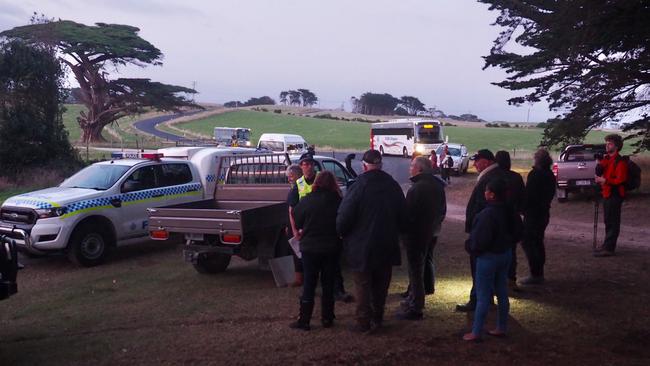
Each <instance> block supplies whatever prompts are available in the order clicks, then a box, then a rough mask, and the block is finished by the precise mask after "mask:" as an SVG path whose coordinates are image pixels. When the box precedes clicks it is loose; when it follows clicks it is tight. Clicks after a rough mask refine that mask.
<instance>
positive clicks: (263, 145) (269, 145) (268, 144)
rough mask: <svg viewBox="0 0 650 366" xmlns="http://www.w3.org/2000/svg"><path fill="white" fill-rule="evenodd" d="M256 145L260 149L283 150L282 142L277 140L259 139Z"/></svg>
mask: <svg viewBox="0 0 650 366" xmlns="http://www.w3.org/2000/svg"><path fill="white" fill-rule="evenodd" d="M258 147H259V148H260V149H268V150H271V151H284V143H282V142H279V141H260V145H259V146H258Z"/></svg>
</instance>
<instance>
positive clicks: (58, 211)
mask: <svg viewBox="0 0 650 366" xmlns="http://www.w3.org/2000/svg"><path fill="white" fill-rule="evenodd" d="M34 211H36V214H37V215H38V218H39V219H47V218H50V217H59V216H61V215H64V214H65V212H66V208H65V206H63V207H50V208H37V209H36V210H34Z"/></svg>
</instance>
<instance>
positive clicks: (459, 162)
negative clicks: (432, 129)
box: [436, 143, 469, 175]
mask: <svg viewBox="0 0 650 366" xmlns="http://www.w3.org/2000/svg"><path fill="white" fill-rule="evenodd" d="M446 146H447V147H448V150H447V151H448V152H449V155H450V156H451V158H452V160H453V161H454V166H453V167H452V168H451V170H452V171H453V172H454V173H455V174H456V175H461V174H465V173H467V169H468V168H469V154H468V153H467V147H466V146H465V145H463V144H454V143H447V144H446ZM444 148H445V145H440V146H439V147H438V148H437V149H436V155H437V156H438V166H440V165H441V163H442V161H440V157H441V155H442V151H443V149H444Z"/></svg>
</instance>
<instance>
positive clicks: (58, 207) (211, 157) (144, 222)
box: [0, 147, 255, 266]
mask: <svg viewBox="0 0 650 366" xmlns="http://www.w3.org/2000/svg"><path fill="white" fill-rule="evenodd" d="M254 151H255V150H254V149H247V148H196V147H189V148H170V149H161V150H158V152H157V153H155V154H139V155H138V156H134V155H133V154H130V155H129V154H122V156H121V158H117V156H114V157H115V158H114V159H113V160H110V161H104V162H99V163H96V164H93V165H90V166H88V167H86V168H84V169H82V170H81V171H79V172H77V173H76V174H74V175H73V176H71V177H70V178H68V179H66V180H65V181H63V183H61V184H60V185H59V186H57V187H52V188H47V189H42V190H39V191H35V192H29V193H24V194H20V195H17V196H13V197H10V198H9V199H7V200H6V201H5V202H4V203H3V204H2V207H1V208H0V234H3V235H6V236H7V237H9V238H12V239H14V240H15V242H16V244H17V246H18V248H19V250H21V251H23V252H27V253H29V254H33V255H43V254H48V253H52V252H61V251H64V252H67V254H68V257H69V258H70V259H71V260H72V261H73V262H75V263H77V264H79V265H82V266H95V265H98V264H100V263H102V262H103V261H104V260H105V257H106V254H107V251H108V250H109V249H110V248H111V247H114V246H118V245H124V244H131V243H136V242H141V241H146V240H148V237H149V228H148V215H147V208H149V207H158V206H168V205H174V204H181V203H187V202H193V201H201V200H205V199H209V198H212V197H213V196H214V190H215V185H216V182H217V181H218V180H219V179H220V177H217V176H216V174H215V172H217V171H219V169H218V167H217V166H216V165H217V164H218V163H219V161H220V160H219V157H221V156H224V155H238V154H251V153H254ZM163 156H164V157H163ZM168 156H171V158H168ZM221 179H223V178H221Z"/></svg>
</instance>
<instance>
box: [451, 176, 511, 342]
mask: <svg viewBox="0 0 650 366" xmlns="http://www.w3.org/2000/svg"><path fill="white" fill-rule="evenodd" d="M506 190H507V183H506V181H505V180H503V179H501V178H497V179H492V180H490V181H489V182H488V183H487V185H486V189H485V192H484V196H485V200H486V202H487V206H486V207H485V208H484V209H483V210H482V211H481V212H480V213H479V214H478V215H476V217H475V218H474V222H473V224H472V231H471V233H470V236H469V239H468V246H469V249H470V251H471V252H472V254H473V255H474V256H475V257H476V280H475V287H476V293H477V304H476V310H475V312H474V324H473V325H472V331H471V332H470V333H467V334H465V335H464V336H463V340H466V341H475V340H478V339H480V338H481V334H482V330H483V324H484V323H485V317H486V315H487V313H488V308H489V306H490V302H492V297H493V294H496V295H497V301H498V311H497V327H496V329H494V330H490V331H488V334H490V335H493V336H505V334H506V331H507V324H508V313H509V311H510V302H509V300H508V286H507V277H508V266H509V264H510V257H511V256H512V245H513V244H514V243H515V241H516V240H518V237H517V236H518V230H519V229H518V226H519V225H518V224H517V220H518V219H519V218H518V217H515V216H518V215H519V214H517V213H516V212H515V211H514V210H513V209H512V207H509V206H508V204H506V202H505V198H506V197H505V196H506Z"/></svg>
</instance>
